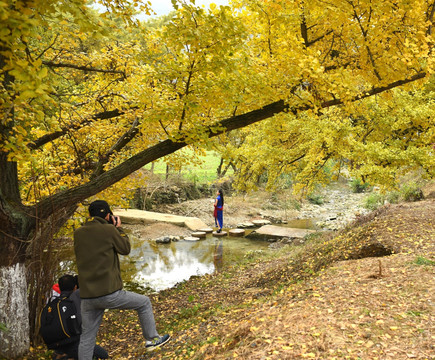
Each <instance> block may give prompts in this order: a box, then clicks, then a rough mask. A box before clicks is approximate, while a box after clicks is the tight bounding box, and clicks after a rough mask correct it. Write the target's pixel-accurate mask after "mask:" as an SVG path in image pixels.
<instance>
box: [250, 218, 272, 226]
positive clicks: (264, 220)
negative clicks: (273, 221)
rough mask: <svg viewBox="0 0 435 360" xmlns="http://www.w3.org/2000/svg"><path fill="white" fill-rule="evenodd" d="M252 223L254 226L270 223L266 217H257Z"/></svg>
mask: <svg viewBox="0 0 435 360" xmlns="http://www.w3.org/2000/svg"><path fill="white" fill-rule="evenodd" d="M252 223H253V224H254V225H255V226H264V225H270V221H269V220H266V219H258V220H252Z"/></svg>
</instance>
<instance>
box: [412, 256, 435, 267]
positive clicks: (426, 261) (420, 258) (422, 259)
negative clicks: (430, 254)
mask: <svg viewBox="0 0 435 360" xmlns="http://www.w3.org/2000/svg"><path fill="white" fill-rule="evenodd" d="M415 263H416V264H417V265H430V266H434V265H435V261H432V260H429V259H426V258H425V257H423V256H418V257H417V259H415Z"/></svg>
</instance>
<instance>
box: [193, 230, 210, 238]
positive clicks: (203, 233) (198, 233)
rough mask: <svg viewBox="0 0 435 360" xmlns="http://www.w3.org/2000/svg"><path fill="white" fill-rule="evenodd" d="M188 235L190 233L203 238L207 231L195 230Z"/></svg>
mask: <svg viewBox="0 0 435 360" xmlns="http://www.w3.org/2000/svg"><path fill="white" fill-rule="evenodd" d="M190 235H192V236H193V237H199V238H200V239H204V238H205V237H206V236H207V233H206V232H205V231H196V232H193V233H192V234H190Z"/></svg>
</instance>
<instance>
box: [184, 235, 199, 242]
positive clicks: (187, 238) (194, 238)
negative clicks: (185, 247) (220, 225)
mask: <svg viewBox="0 0 435 360" xmlns="http://www.w3.org/2000/svg"><path fill="white" fill-rule="evenodd" d="M184 240H186V241H199V237H194V236H186V237H185V238H184Z"/></svg>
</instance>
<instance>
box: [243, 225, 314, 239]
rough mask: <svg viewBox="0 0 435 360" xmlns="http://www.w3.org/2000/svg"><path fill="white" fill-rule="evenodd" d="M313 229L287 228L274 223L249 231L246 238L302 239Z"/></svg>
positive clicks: (312, 231)
mask: <svg viewBox="0 0 435 360" xmlns="http://www.w3.org/2000/svg"><path fill="white" fill-rule="evenodd" d="M315 232H316V231H315V230H307V229H296V228H288V227H281V226H276V225H265V226H262V227H261V228H259V229H257V230H255V231H253V232H251V233H250V234H249V235H247V236H246V237H247V238H248V239H259V240H270V239H275V240H278V239H282V238H288V239H293V240H294V239H303V238H304V237H305V236H307V235H309V234H313V233H315Z"/></svg>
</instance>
